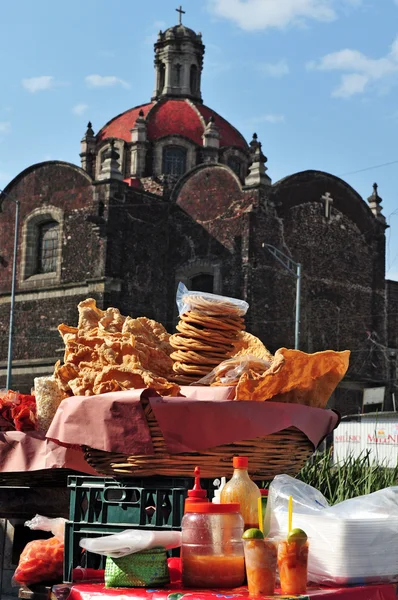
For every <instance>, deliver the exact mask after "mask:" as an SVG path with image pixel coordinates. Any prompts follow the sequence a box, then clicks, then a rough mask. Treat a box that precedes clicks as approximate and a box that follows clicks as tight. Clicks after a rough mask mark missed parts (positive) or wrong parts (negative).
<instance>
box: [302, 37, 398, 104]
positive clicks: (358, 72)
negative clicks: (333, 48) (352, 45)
mask: <svg viewBox="0 0 398 600" xmlns="http://www.w3.org/2000/svg"><path fill="white" fill-rule="evenodd" d="M307 69H309V70H316V71H341V72H343V74H342V75H341V79H340V83H339V85H338V86H337V87H336V88H335V89H334V90H333V91H332V95H333V96H335V97H337V98H350V97H351V96H354V95H355V94H362V93H363V92H365V91H366V90H367V89H368V88H369V87H370V86H371V85H372V84H374V83H376V82H382V83H383V86H384V87H383V89H384V90H385V89H386V88H387V89H388V82H389V81H390V78H391V76H393V75H396V74H397V73H398V36H397V37H396V38H395V40H394V41H393V43H392V44H391V47H390V51H389V52H388V53H387V54H386V56H384V57H382V58H369V57H368V56H365V54H362V52H359V51H358V50H352V49H349V48H346V49H345V50H339V51H338V52H332V53H330V54H326V56H324V57H323V58H321V59H320V60H319V61H311V62H310V63H308V64H307Z"/></svg>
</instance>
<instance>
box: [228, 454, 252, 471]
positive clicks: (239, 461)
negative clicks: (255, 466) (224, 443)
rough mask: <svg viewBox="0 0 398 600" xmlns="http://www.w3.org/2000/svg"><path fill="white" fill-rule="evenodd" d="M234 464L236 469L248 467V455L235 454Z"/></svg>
mask: <svg viewBox="0 0 398 600" xmlns="http://www.w3.org/2000/svg"><path fill="white" fill-rule="evenodd" d="M232 464H233V467H234V469H247V467H248V466H249V459H248V458H247V456H234V458H233V461H232Z"/></svg>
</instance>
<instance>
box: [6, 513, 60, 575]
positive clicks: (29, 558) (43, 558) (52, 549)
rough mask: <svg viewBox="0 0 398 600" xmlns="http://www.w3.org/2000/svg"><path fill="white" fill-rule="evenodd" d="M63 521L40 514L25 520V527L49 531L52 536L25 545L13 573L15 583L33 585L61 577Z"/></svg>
mask: <svg viewBox="0 0 398 600" xmlns="http://www.w3.org/2000/svg"><path fill="white" fill-rule="evenodd" d="M65 522H66V521H65V519H61V518H59V519H48V518H47V517H42V516H41V515H36V516H35V517H34V518H33V519H32V520H31V521H26V523H25V526H26V527H29V528H30V529H33V530H36V531H37V530H39V531H51V532H52V533H53V536H54V537H51V538H50V539H48V540H34V541H33V542H29V543H28V544H27V545H26V546H25V548H24V549H23V551H22V554H21V556H20V559H19V563H18V567H17V569H16V571H15V573H14V581H15V583H17V584H19V585H33V584H36V583H43V582H55V581H59V580H61V579H62V573H63V564H64V535H65Z"/></svg>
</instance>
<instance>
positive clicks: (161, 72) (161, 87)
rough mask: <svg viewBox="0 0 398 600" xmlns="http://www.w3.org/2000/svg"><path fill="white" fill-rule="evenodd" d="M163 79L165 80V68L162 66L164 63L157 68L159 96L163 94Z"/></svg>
mask: <svg viewBox="0 0 398 600" xmlns="http://www.w3.org/2000/svg"><path fill="white" fill-rule="evenodd" d="M165 78H166V68H165V66H164V63H160V66H159V94H161V93H162V92H163V88H164V82H165Z"/></svg>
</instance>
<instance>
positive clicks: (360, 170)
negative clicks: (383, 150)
mask: <svg viewBox="0 0 398 600" xmlns="http://www.w3.org/2000/svg"><path fill="white" fill-rule="evenodd" d="M396 164H398V160H392V161H390V162H386V163H382V164H381V165H373V166H372V167H365V168H364V169H358V170H357V171H347V172H346V173H340V174H338V175H337V177H345V176H347V175H356V174H357V173H364V172H365V171H372V170H373V169H381V168H382V167H388V166H390V165H396Z"/></svg>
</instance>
